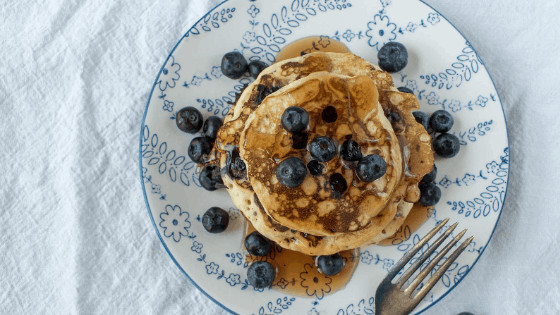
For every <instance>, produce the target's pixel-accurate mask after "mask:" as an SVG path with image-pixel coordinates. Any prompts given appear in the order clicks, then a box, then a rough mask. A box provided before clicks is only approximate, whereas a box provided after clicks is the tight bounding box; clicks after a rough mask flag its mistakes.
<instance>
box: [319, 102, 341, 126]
mask: <svg viewBox="0 0 560 315" xmlns="http://www.w3.org/2000/svg"><path fill="white" fill-rule="evenodd" d="M321 118H323V121H324V122H326V123H333V122H335V121H336V120H337V119H338V114H337V113H336V108H334V107H332V106H327V107H325V109H323V112H322V113H321Z"/></svg>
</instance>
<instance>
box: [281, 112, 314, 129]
mask: <svg viewBox="0 0 560 315" xmlns="http://www.w3.org/2000/svg"><path fill="white" fill-rule="evenodd" d="M281 121H282V127H284V129H286V131H288V132H291V133H296V132H302V131H304V130H305V129H306V128H307V125H308V124H309V114H307V112H306V111H305V109H303V108H301V107H296V106H291V107H288V108H286V110H285V111H284V113H283V114H282V118H281Z"/></svg>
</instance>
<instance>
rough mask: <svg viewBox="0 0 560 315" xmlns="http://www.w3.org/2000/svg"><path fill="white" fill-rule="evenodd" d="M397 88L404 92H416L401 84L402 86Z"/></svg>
mask: <svg viewBox="0 0 560 315" xmlns="http://www.w3.org/2000/svg"><path fill="white" fill-rule="evenodd" d="M397 90H399V91H400V92H403V93H409V94H414V92H413V91H412V90H411V89H409V88H407V87H406V86H401V87H399V88H397Z"/></svg>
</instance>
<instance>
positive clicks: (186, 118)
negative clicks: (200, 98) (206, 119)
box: [175, 106, 203, 133]
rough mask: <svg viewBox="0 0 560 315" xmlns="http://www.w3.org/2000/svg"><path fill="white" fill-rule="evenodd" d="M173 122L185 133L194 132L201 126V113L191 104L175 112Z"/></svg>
mask: <svg viewBox="0 0 560 315" xmlns="http://www.w3.org/2000/svg"><path fill="white" fill-rule="evenodd" d="M175 122H176V123H177V127H179V129H180V130H182V131H184V132H187V133H196V132H198V131H199V130H200V127H202V122H203V118H202V114H201V113H200V111H199V110H198V109H196V108H194V107H192V106H187V107H185V108H183V109H181V110H180V111H179V112H177V115H176V116H175Z"/></svg>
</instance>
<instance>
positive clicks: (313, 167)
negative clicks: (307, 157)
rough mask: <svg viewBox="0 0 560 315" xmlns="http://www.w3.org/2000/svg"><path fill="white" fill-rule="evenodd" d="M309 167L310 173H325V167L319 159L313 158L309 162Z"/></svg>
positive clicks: (316, 174)
mask: <svg viewBox="0 0 560 315" xmlns="http://www.w3.org/2000/svg"><path fill="white" fill-rule="evenodd" d="M307 168H308V169H309V174H311V175H313V176H318V175H321V174H322V173H323V169H324V168H325V167H324V166H323V164H321V162H319V161H317V160H311V161H310V162H309V163H307Z"/></svg>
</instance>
